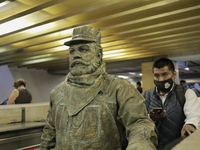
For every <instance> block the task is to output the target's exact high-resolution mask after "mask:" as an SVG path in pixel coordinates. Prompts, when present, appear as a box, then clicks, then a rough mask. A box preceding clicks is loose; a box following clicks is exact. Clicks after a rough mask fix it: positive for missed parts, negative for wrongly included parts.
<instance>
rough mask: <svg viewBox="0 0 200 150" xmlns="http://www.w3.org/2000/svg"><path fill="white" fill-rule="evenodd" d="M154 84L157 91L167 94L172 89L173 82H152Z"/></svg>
mask: <svg viewBox="0 0 200 150" xmlns="http://www.w3.org/2000/svg"><path fill="white" fill-rule="evenodd" d="M154 84H155V85H156V86H157V88H158V90H160V91H162V92H168V91H170V89H171V88H172V85H173V80H172V78H170V79H167V80H164V81H156V80H154Z"/></svg>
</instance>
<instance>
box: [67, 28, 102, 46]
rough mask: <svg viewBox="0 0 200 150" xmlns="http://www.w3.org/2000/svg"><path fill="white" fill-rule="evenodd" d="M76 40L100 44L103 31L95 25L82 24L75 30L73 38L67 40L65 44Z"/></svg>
mask: <svg viewBox="0 0 200 150" xmlns="http://www.w3.org/2000/svg"><path fill="white" fill-rule="evenodd" d="M75 41H86V42H87V41H88V42H96V43H98V44H99V45H100V44H101V33H100V31H99V30H97V29H96V28H94V27H89V26H81V27H78V28H75V29H74V30H73V32H72V39H71V40H70V41H67V42H65V43H64V44H65V45H67V46H70V45H72V44H73V42H75Z"/></svg>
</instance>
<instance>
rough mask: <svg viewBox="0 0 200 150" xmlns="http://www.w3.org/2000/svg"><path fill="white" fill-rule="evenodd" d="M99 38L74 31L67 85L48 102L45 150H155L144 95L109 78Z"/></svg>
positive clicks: (90, 29) (82, 30)
mask: <svg viewBox="0 0 200 150" xmlns="http://www.w3.org/2000/svg"><path fill="white" fill-rule="evenodd" d="M100 44H101V34H100V32H99V31H98V30H97V29H96V28H93V27H87V26H83V27H79V28H75V29H74V30H73V35H72V40H70V41H68V42H66V43H65V45H68V46H70V48H69V53H70V54H69V69H70V72H69V74H68V75H67V77H66V80H65V81H64V82H62V83H61V84H59V85H58V86H57V87H56V88H55V89H54V90H53V91H52V92H51V96H50V109H49V113H48V116H47V119H46V126H45V127H44V133H43V135H42V143H41V149H50V148H54V147H55V149H56V150H120V149H121V141H122V137H123V133H124V131H125V129H126V135H127V138H128V140H129V145H128V147H127V150H133V149H137V150H139V149H140V150H155V149H156V148H155V145H156V144H157V136H156V134H155V132H154V128H155V126H154V123H153V122H152V121H151V120H150V119H149V118H148V116H147V111H146V108H145V104H144V99H143V98H142V97H141V94H140V93H139V92H138V91H137V90H136V89H135V88H134V86H132V85H131V84H130V83H129V82H126V81H124V80H122V79H119V78H116V77H114V76H112V75H109V74H108V73H107V72H106V67H105V62H103V60H102V48H101V46H100Z"/></svg>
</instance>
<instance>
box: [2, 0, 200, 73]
mask: <svg viewBox="0 0 200 150" xmlns="http://www.w3.org/2000/svg"><path fill="white" fill-rule="evenodd" d="M3 4H5V5H4V6H2V5H3ZM82 25H88V26H93V27H96V28H98V29H99V30H101V34H102V47H103V49H104V60H105V61H106V62H107V63H109V62H115V61H121V60H130V59H140V58H147V57H155V56H162V55H170V54H179V53H180V54H182V53H185V52H192V51H199V53H200V1H199V0H98V1H97V0H53V1H52V0H7V1H6V0H0V65H8V66H9V67H12V66H18V67H27V68H36V69H45V70H51V69H66V68H68V56H69V53H68V47H67V46H63V43H64V42H65V41H67V40H69V38H70V37H71V33H72V29H73V28H74V27H78V26H82Z"/></svg>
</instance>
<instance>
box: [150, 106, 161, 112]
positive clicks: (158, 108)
mask: <svg viewBox="0 0 200 150" xmlns="http://www.w3.org/2000/svg"><path fill="white" fill-rule="evenodd" d="M152 109H153V111H154V112H157V111H158V110H160V112H159V113H162V112H163V109H162V107H153V108H152Z"/></svg>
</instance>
